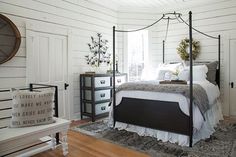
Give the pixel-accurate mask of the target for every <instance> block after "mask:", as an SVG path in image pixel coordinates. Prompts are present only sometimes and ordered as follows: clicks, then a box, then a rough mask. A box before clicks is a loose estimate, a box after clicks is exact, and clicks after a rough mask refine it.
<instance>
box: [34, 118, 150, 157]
mask: <svg viewBox="0 0 236 157" xmlns="http://www.w3.org/2000/svg"><path fill="white" fill-rule="evenodd" d="M85 122H86V121H79V122H78V121H77V122H72V126H74V125H78V124H81V123H85ZM68 144H69V154H68V155H67V156H68V157H148V155H146V154H143V153H140V152H137V151H134V150H130V149H128V148H125V147H122V146H119V145H115V144H112V143H109V142H106V141H103V140H100V139H96V138H94V137H91V136H87V135H84V134H82V133H79V132H74V131H69V132H68ZM60 156H61V157H62V156H63V154H62V149H61V146H60V147H58V148H57V149H55V150H48V151H46V152H43V153H40V154H37V155H35V156H34V157H60Z"/></svg>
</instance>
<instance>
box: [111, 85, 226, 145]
mask: <svg viewBox="0 0 236 157" xmlns="http://www.w3.org/2000/svg"><path fill="white" fill-rule="evenodd" d="M194 83H196V84H200V85H201V86H202V87H203V88H204V89H205V91H206V93H207V96H208V100H209V104H210V106H211V109H210V110H209V111H207V112H206V113H205V115H204V117H205V118H206V120H205V121H204V119H203V116H202V114H201V112H200V110H199V109H198V107H197V106H195V105H193V127H194V143H195V142H197V141H198V140H200V139H202V138H206V137H209V136H210V135H211V134H212V133H213V129H214V127H213V126H215V125H216V124H217V123H218V121H219V120H221V119H222V114H221V104H220V102H219V101H217V99H218V97H219V95H220V91H219V89H218V87H217V86H215V85H213V84H212V83H210V82H209V81H201V82H194ZM122 97H129V98H139V99H149V100H162V101H173V102H178V103H179V107H180V109H181V110H182V111H183V113H185V114H186V115H189V99H188V98H186V97H185V96H183V95H181V94H174V93H161V92H149V91H120V92H118V93H117V94H116V104H119V103H120V102H121V100H122ZM112 111H113V110H112V109H111V111H110V115H109V124H110V125H111V124H112V122H113V116H112ZM115 127H116V128H118V129H126V130H128V131H133V132H137V133H138V134H139V135H143V136H154V137H156V138H157V139H160V140H163V141H170V142H173V143H175V142H177V143H178V144H179V145H186V146H187V145H188V136H184V135H179V134H174V133H168V132H163V131H159V130H154V129H150V128H144V127H139V126H134V125H128V124H124V123H120V122H116V126H115Z"/></svg>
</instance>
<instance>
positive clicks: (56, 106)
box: [0, 83, 60, 156]
mask: <svg viewBox="0 0 236 157" xmlns="http://www.w3.org/2000/svg"><path fill="white" fill-rule="evenodd" d="M35 86H36V87H35ZM45 88H55V95H54V104H55V106H54V110H55V114H54V116H55V117H58V116H59V113H58V87H57V86H53V85H46V84H36V83H30V84H29V87H28V88H21V89H19V90H29V91H34V90H37V89H45ZM10 91H11V90H9V89H7V90H0V93H3V92H10ZM11 100H12V99H2V100H0V102H6V101H11ZM11 109H12V108H9V107H8V108H3V109H0V111H3V110H11ZM10 118H11V117H10V116H9V117H0V120H3V119H10ZM4 128H7V126H6V127H2V128H0V129H4ZM49 141H50V140H46V141H43V142H39V143H36V144H34V145H31V146H28V147H25V148H23V149H20V150H17V151H14V152H11V153H8V154H5V155H4V156H8V155H11V154H14V153H17V152H20V151H23V150H25V149H29V148H31V147H35V146H38V145H41V144H43V143H46V142H49ZM58 144H60V141H59V133H56V145H58Z"/></svg>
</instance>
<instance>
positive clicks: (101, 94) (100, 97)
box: [85, 89, 111, 101]
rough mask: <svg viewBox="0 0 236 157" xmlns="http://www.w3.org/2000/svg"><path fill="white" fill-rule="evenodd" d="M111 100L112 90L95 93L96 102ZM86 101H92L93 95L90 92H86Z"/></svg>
mask: <svg viewBox="0 0 236 157" xmlns="http://www.w3.org/2000/svg"><path fill="white" fill-rule="evenodd" d="M110 98H111V90H110V89H106V90H98V91H95V92H94V99H95V101H101V100H108V99H110ZM85 99H86V100H92V95H91V91H90V90H85Z"/></svg>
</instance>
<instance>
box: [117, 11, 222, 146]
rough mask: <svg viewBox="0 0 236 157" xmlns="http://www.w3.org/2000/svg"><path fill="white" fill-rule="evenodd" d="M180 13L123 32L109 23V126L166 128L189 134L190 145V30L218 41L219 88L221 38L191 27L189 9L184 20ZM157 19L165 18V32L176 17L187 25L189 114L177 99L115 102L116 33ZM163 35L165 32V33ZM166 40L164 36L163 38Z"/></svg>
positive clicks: (191, 105)
mask: <svg viewBox="0 0 236 157" xmlns="http://www.w3.org/2000/svg"><path fill="white" fill-rule="evenodd" d="M181 16H182V15H181V14H180V13H176V12H174V13H166V14H163V16H162V17H161V18H160V19H158V20H157V21H156V22H154V23H152V24H151V25H148V26H146V27H143V28H140V29H137V30H131V31H125V30H116V28H115V26H113V126H114V127H115V124H116V122H122V123H127V124H133V125H137V126H141V127H147V128H151V129H157V130H162V131H168V132H172V133H177V134H182V135H186V136H189V146H190V147H192V145H193V99H194V98H193V53H192V52H193V50H192V41H193V37H192V35H193V33H192V30H194V31H196V32H198V33H200V34H202V35H204V36H206V37H209V38H212V39H217V40H218V69H217V72H216V82H217V84H218V86H219V87H220V51H221V48H220V45H221V38H220V35H219V36H218V37H214V36H210V35H208V34H206V33H203V32H201V31H199V30H197V29H195V28H194V27H193V26H192V12H191V11H190V12H189V22H186V21H185V20H183V18H182V17H181ZM161 20H168V22H167V31H168V26H169V21H170V20H178V21H179V22H181V23H183V24H186V25H187V26H188V28H189V62H190V65H189V75H190V76H189V116H188V115H186V114H184V113H183V112H182V111H181V110H180V109H179V104H178V102H172V101H159V100H146V99H135V98H128V97H123V98H122V101H121V102H120V104H119V105H117V104H116V88H115V87H116V85H115V77H116V75H115V70H114V69H115V56H116V52H115V49H116V47H115V46H116V45H115V36H116V33H117V32H126V33H128V32H136V31H140V30H144V29H147V28H149V27H152V26H153V25H155V24H157V23H158V22H159V21H161ZM166 36H167V32H166ZM165 40H166V39H165ZM165 40H163V63H164V62H165Z"/></svg>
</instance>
